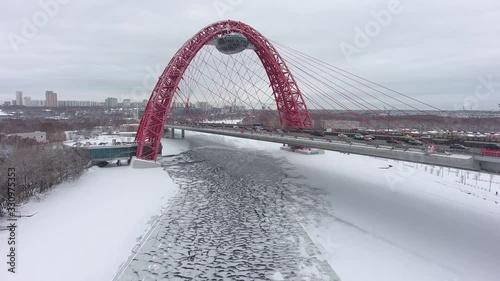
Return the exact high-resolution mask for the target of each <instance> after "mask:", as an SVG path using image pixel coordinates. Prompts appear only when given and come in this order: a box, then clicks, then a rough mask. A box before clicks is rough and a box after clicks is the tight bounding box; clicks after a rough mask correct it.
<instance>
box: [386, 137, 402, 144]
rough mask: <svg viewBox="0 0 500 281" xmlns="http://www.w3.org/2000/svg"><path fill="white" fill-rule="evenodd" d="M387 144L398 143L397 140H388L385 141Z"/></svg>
mask: <svg viewBox="0 0 500 281" xmlns="http://www.w3.org/2000/svg"><path fill="white" fill-rule="evenodd" d="M386 142H387V143H398V142H399V141H398V140H397V139H394V138H390V139H388V140H387V141H386Z"/></svg>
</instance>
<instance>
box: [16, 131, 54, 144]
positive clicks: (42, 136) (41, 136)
mask: <svg viewBox="0 0 500 281" xmlns="http://www.w3.org/2000/svg"><path fill="white" fill-rule="evenodd" d="M8 136H9V137H10V136H18V137H21V138H24V139H34V140H36V141H37V142H42V143H43V142H47V133H46V132H40V131H35V132H31V133H17V134H10V135H8Z"/></svg>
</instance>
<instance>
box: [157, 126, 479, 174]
mask: <svg viewBox="0 0 500 281" xmlns="http://www.w3.org/2000/svg"><path fill="white" fill-rule="evenodd" d="M166 126H167V127H169V128H174V129H181V130H182V129H183V130H187V131H195V132H201V133H209V134H218V135H224V136H231V137H238V138H247V139H255V140H261V141H268V142H275V143H285V144H289V145H295V146H305V147H312V148H318V149H324V150H331V151H338V152H342V153H352V154H359V155H366V156H373V157H380V158H387V159H394V160H400V161H408V162H416V163H423V164H429V165H437V166H443V167H450V168H458V169H465V170H473V171H479V170H480V166H479V162H478V161H476V160H475V159H474V157H473V156H472V155H458V154H452V155H446V154H437V153H435V154H427V153H425V152H422V150H421V149H413V148H408V149H407V150H403V149H401V148H394V147H392V146H389V145H379V146H370V145H366V144H360V143H347V142H345V141H330V140H326V139H324V138H318V137H316V138H315V137H313V136H311V137H310V138H305V137H297V136H288V135H278V134H272V133H269V132H256V133H252V132H244V133H241V132H239V131H236V130H232V129H219V128H206V127H190V126H180V125H166Z"/></svg>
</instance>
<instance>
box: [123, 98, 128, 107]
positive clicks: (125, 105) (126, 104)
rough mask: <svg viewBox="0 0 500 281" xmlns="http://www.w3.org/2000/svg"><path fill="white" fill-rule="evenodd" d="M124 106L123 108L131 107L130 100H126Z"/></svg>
mask: <svg viewBox="0 0 500 281" xmlns="http://www.w3.org/2000/svg"><path fill="white" fill-rule="evenodd" d="M122 105H123V107H130V99H124V100H123V103H122Z"/></svg>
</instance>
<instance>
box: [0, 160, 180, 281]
mask: <svg viewBox="0 0 500 281" xmlns="http://www.w3.org/2000/svg"><path fill="white" fill-rule="evenodd" d="M176 191H177V186H176V185H175V184H174V183H173V181H172V180H171V178H170V177H169V176H168V174H167V173H166V172H165V171H164V170H162V169H149V170H135V169H132V167H130V166H122V167H109V168H92V169H91V170H90V171H88V172H87V173H85V174H84V175H83V176H82V178H81V179H79V180H78V181H77V182H74V183H67V184H63V185H61V186H59V187H57V188H55V189H54V190H52V191H51V192H49V193H48V194H45V195H43V196H42V197H41V199H40V200H39V202H35V201H32V202H29V203H27V204H25V205H24V206H22V209H21V211H22V214H23V215H24V214H33V213H36V215H34V216H33V217H30V218H22V219H20V220H18V225H19V227H18V233H17V240H18V248H17V256H18V268H17V273H16V274H11V273H9V272H7V264H6V263H5V255H4V253H6V252H7V249H6V247H7V243H6V242H5V238H6V233H5V232H2V233H0V237H1V241H0V242H1V243H0V253H1V254H2V262H1V266H0V280H12V281H15V280H22V281H28V280H29V281H36V280H42V281H43V280H51V281H56V280H61V281H67V280H72V281H78V280H111V279H112V278H113V276H114V274H115V273H116V271H117V270H118V268H119V266H120V264H121V263H123V262H125V261H126V260H127V258H128V256H129V255H130V254H131V249H132V248H133V247H134V246H135V245H136V242H137V239H138V238H139V237H140V236H141V235H143V234H144V233H146V230H147V228H148V227H149V225H148V224H149V223H151V221H150V220H151V217H152V216H156V215H160V213H161V209H162V206H166V205H167V202H168V200H169V199H170V198H171V197H172V196H173V195H174V194H175V193H176Z"/></svg>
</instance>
